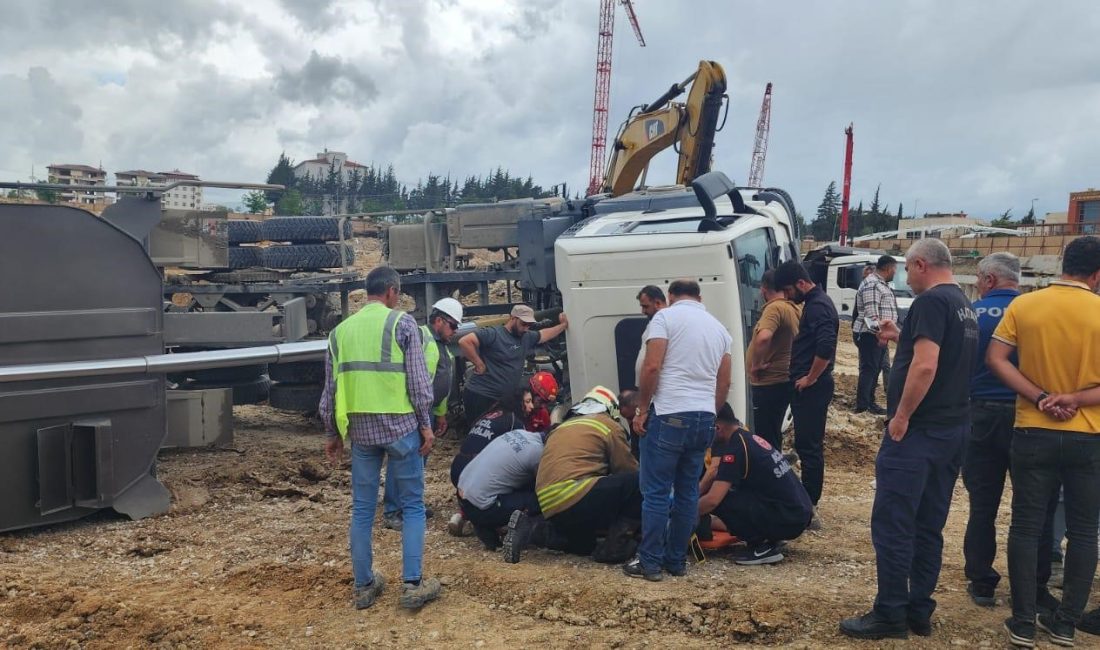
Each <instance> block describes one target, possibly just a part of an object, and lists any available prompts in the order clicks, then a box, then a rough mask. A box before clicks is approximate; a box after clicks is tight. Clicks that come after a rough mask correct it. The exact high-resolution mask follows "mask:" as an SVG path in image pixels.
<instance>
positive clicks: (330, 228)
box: [262, 217, 352, 243]
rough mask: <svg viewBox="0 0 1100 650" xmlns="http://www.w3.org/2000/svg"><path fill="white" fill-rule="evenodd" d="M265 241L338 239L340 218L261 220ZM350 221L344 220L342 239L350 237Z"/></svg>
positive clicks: (324, 240)
mask: <svg viewBox="0 0 1100 650" xmlns="http://www.w3.org/2000/svg"><path fill="white" fill-rule="evenodd" d="M262 232H263V238H264V239H266V240H267V241H285V242H294V243H310V242H326V241H338V240H339V239H340V220H339V219H336V218H333V217H274V218H272V219H268V220H267V221H264V222H263V229H262ZM351 236H352V233H351V222H350V221H345V222H344V239H351Z"/></svg>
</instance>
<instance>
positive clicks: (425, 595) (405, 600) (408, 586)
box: [398, 578, 443, 609]
mask: <svg viewBox="0 0 1100 650" xmlns="http://www.w3.org/2000/svg"><path fill="white" fill-rule="evenodd" d="M442 592H443V585H441V584H439V580H437V579H436V578H427V579H425V580H421V581H420V584H418V585H414V584H413V583H411V582H406V583H405V584H404V585H402V588H401V598H400V599H399V600H398V603H399V604H400V605H401V606H402V607H404V608H405V609H420V608H421V607H423V606H424V605H427V604H428V603H430V602H432V601H433V600H435V599H436V598H439V594H440V593H442Z"/></svg>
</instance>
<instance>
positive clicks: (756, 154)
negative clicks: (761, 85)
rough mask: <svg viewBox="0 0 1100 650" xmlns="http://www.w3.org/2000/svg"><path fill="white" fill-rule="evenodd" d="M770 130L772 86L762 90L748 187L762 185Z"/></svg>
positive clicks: (769, 83)
mask: <svg viewBox="0 0 1100 650" xmlns="http://www.w3.org/2000/svg"><path fill="white" fill-rule="evenodd" d="M771 128H772V84H771V82H770V81H769V82H768V87H767V88H765V89H764V101H763V102H761V103H760V119H758V120H756V141H755V142H754V143H753V146H752V165H750V166H749V187H760V186H761V185H763V183H764V158H765V157H766V156H767V155H768V132H769V131H771Z"/></svg>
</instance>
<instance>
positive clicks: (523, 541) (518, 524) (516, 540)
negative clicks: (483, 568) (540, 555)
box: [503, 510, 535, 564]
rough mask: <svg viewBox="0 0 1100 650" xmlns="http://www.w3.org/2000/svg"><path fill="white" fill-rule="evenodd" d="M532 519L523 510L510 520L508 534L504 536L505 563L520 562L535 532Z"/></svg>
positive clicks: (517, 511) (515, 512) (513, 513)
mask: <svg viewBox="0 0 1100 650" xmlns="http://www.w3.org/2000/svg"><path fill="white" fill-rule="evenodd" d="M534 527H535V525H534V521H532V517H531V516H530V515H528V514H527V513H526V512H524V511H522V510H516V511H513V512H512V517H511V518H510V519H509V520H508V532H507V533H505V534H504V544H503V547H504V561H505V562H507V563H508V564H516V563H517V562H519V558H520V555H521V554H522V553H523V549H525V548H527V545H528V544H529V543H530V542H531V533H532V531H533V530H534Z"/></svg>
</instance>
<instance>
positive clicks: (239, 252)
mask: <svg viewBox="0 0 1100 650" xmlns="http://www.w3.org/2000/svg"><path fill="white" fill-rule="evenodd" d="M261 253H262V249H259V248H256V247H255V246H240V247H238V246H230V247H229V268H231V269H249V268H252V267H254V266H263V256H262V254H261Z"/></svg>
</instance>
